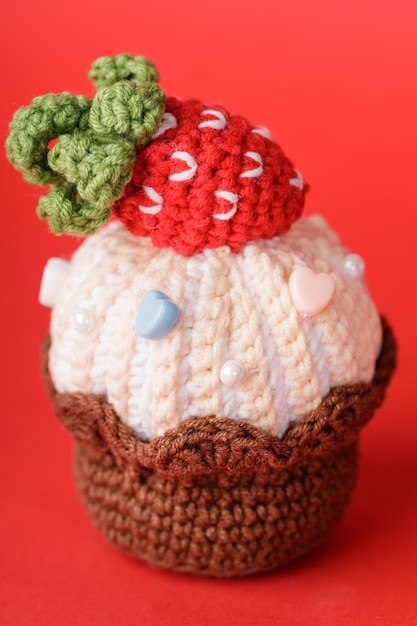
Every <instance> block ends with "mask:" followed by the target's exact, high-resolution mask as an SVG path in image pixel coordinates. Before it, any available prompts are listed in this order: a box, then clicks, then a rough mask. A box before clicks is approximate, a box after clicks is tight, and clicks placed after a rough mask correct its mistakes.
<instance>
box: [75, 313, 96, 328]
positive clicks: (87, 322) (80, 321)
mask: <svg viewBox="0 0 417 626" xmlns="http://www.w3.org/2000/svg"><path fill="white" fill-rule="evenodd" d="M93 323H94V321H93V316H92V315H91V313H90V311H89V310H88V309H78V311H76V312H75V314H74V320H73V325H74V328H75V330H79V331H80V332H81V333H89V332H90V330H91V329H92V328H93Z"/></svg>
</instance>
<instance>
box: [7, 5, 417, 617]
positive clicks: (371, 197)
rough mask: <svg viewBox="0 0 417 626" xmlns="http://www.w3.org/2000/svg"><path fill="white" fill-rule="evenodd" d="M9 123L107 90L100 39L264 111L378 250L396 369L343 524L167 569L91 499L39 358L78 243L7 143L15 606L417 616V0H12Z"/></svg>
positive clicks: (201, 93)
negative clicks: (237, 567)
mask: <svg viewBox="0 0 417 626" xmlns="http://www.w3.org/2000/svg"><path fill="white" fill-rule="evenodd" d="M1 13H2V14H1V15H0V24H1V29H2V32H1V33H0V35H1V36H0V41H1V46H2V50H1V59H2V62H1V65H2V68H1V82H2V89H1V97H0V107H1V118H0V123H1V127H0V129H1V136H2V141H3V140H4V138H5V136H6V134H7V123H8V121H9V119H10V118H11V116H12V113H13V112H14V110H15V109H16V108H17V107H19V106H22V105H24V104H28V103H29V102H30V101H31V99H32V98H33V97H34V96H36V95H40V94H43V93H47V92H50V91H55V92H60V91H64V90H69V91H72V92H75V93H84V94H86V95H90V96H91V95H92V94H93V89H92V86H91V85H90V83H89V81H88V79H87V77H86V72H87V70H88V67H89V65H90V63H91V62H92V61H93V60H94V59H95V58H96V57H98V56H101V55H104V54H106V55H111V54H116V53H118V52H125V51H128V52H131V53H134V54H145V55H147V56H148V57H150V58H151V59H153V60H154V61H155V63H156V64H157V67H158V68H159V70H160V73H161V83H162V86H163V87H164V89H165V91H166V92H167V93H169V94H172V95H178V96H181V97H190V96H198V97H199V98H201V99H202V100H204V101H205V102H206V103H208V104H210V103H211V104H213V103H216V102H219V103H222V104H224V106H225V107H226V108H228V109H229V110H231V111H234V112H237V113H241V114H243V115H245V116H246V117H248V118H249V119H250V120H251V121H252V122H253V123H256V124H265V125H267V126H268V127H269V128H270V129H271V131H272V133H273V136H274V137H275V138H276V139H277V140H278V142H279V143H280V144H281V145H282V146H283V148H284V150H285V151H286V153H287V154H288V155H289V156H290V157H291V158H292V159H293V160H294V161H295V163H296V166H297V167H298V168H299V169H300V170H301V171H302V173H303V174H304V176H305V178H306V179H307V180H308V181H309V182H310V184H311V191H310V193H309V196H308V199H307V212H308V213H312V212H321V213H323V214H324V215H325V216H326V218H327V220H328V221H329V222H330V224H331V225H333V226H334V227H335V228H336V230H338V231H339V233H340V234H341V236H342V240H343V242H344V243H345V244H346V245H347V246H348V247H349V248H350V249H351V250H352V251H356V252H359V253H361V254H362V255H363V256H364V257H365V259H366V263H367V279H368V283H369V287H370V290H371V292H372V294H373V296H374V298H375V301H376V303H377V305H378V308H379V310H380V311H382V312H384V313H385V314H386V315H387V316H388V318H389V319H390V321H391V323H392V325H393V326H394V328H395V331H396V335H397V337H398V339H399V343H400V352H399V358H400V361H399V367H398V371H397V374H396V376H395V379H394V381H393V383H392V385H391V387H390V389H389V393H388V396H387V399H386V402H385V404H384V407H383V408H382V409H381V410H380V411H379V412H378V413H377V415H376V416H375V419H374V420H373V421H372V422H371V423H370V425H369V426H368V427H367V428H366V429H365V431H364V433H363V437H362V448H361V449H362V458H361V468H360V476H359V483H358V487H357V490H356V492H355V495H354V497H353V500H352V503H351V505H350V507H349V509H348V512H347V514H346V515H345V517H344V519H343V521H342V522H341V523H340V524H339V525H338V527H337V528H336V529H335V530H334V532H333V533H332V534H331V535H330V536H329V538H328V539H327V540H326V541H325V542H324V543H323V544H322V546H321V547H320V548H319V549H318V550H316V551H315V552H314V553H312V554H310V555H309V556H307V557H306V558H304V559H301V560H300V561H298V562H296V563H294V564H293V565H291V566H290V567H287V568H286V569H283V570H281V571H277V572H273V573H269V574H266V575H261V576H254V577H250V578H247V579H244V580H231V581H221V580H210V579H199V578H194V577H191V576H183V575H177V574H173V573H169V572H164V571H158V570H153V569H151V568H149V567H148V566H146V565H144V564H142V563H139V562H135V561H132V560H130V559H129V558H127V557H125V556H124V555H123V554H119V553H118V552H117V551H116V550H114V549H113V548H112V547H110V546H109V545H107V543H106V542H105V540H104V539H103V538H102V537H101V536H100V535H99V533H98V532H96V531H95V530H94V529H93V528H92V526H91V525H90V522H89V520H88V518H87V516H86V514H85V512H84V510H83V508H82V506H81V504H80V503H79V501H78V498H77V495H76V493H75V490H74V486H73V480H72V467H71V456H72V443H71V441H70V438H69V436H68V435H67V434H66V433H65V432H64V430H63V428H62V427H61V426H60V424H59V423H58V422H57V421H56V420H55V418H54V417H53V415H52V412H51V409H50V405H49V402H48V400H47V398H46V396H45V393H44V391H43V388H42V384H41V380H40V374H39V344H40V342H41V340H42V338H43V336H44V335H45V333H46V332H47V328H48V320H49V310H48V309H44V308H42V307H40V306H39V305H38V303H37V294H38V286H39V281H40V277H41V273H42V270H43V266H44V263H45V261H46V260H47V258H48V257H49V256H52V255H53V256H60V255H65V254H68V253H69V252H70V251H71V250H73V249H74V247H75V246H76V245H77V243H78V242H77V241H75V240H71V239H69V238H63V237H61V238H55V237H54V236H52V235H50V234H49V233H48V231H47V227H46V225H45V224H44V223H41V222H39V221H38V219H37V218H36V216H35V206H36V203H37V197H38V195H39V191H38V190H37V189H36V188H35V187H31V186H29V185H27V184H25V183H24V182H22V180H21V177H20V175H19V174H18V173H17V172H15V171H14V170H13V169H12V167H11V166H9V165H8V164H7V162H6V161H5V159H4V157H3V156H2V157H1V163H0V165H1V174H0V176H1V178H0V180H1V186H2V192H3V201H2V212H1V216H0V224H1V229H0V238H1V239H0V250H1V255H2V262H1V263H2V264H1V268H2V270H1V276H2V284H3V286H2V306H1V315H2V319H1V332H2V339H1V349H2V354H3V361H2V366H1V367H2V376H1V383H2V394H1V397H2V403H1V423H0V481H1V500H0V503H1V504H0V506H1V515H0V532H1V540H0V623H1V624H5V625H10V624H12V625H21V624H22V625H23V624H24V625H30V624H34V625H38V624H39V625H42V626H47V625H49V624H54V625H55V624H57V625H67V624H71V625H73V624H77V625H78V624H79V625H84V624H86V625H90V624H100V625H110V624H111V625H113V624H122V625H130V624H142V625H144V626H146V625H160V624H167V625H168V624H169V625H174V626H175V625H176V624H181V625H182V626H186V625H188V624H202V625H205V624H212V623H214V624H216V625H218V626H221V625H223V624H224V625H226V624H228V625H229V624H238V625H240V624H242V625H246V624H248V625H249V624H256V625H257V624H261V625H263V624H265V625H269V624H285V625H292V624H303V625H305V624H355V625H356V624H359V625H362V624H366V625H368V624H381V625H385V624H387V625H390V626H391V625H396V624H401V625H402V626H403V625H409V624H417V606H416V603H417V601H416V600H415V592H416V588H417V585H416V582H417V575H416V557H417V550H416V547H417V540H416V522H417V516H416V512H417V511H416V509H417V504H416V493H417V489H416V486H415V483H416V477H417V471H416V470H417V445H416V436H417V426H416V421H415V405H414V402H415V372H416V366H415V349H416V337H415V336H416V333H415V287H414V285H415V278H414V271H415V270H416V263H415V249H416V247H417V246H416V243H415V237H416V219H417V218H416V210H417V206H416V183H415V180H416V173H415V170H416V165H417V159H416V149H417V142H416V134H417V133H416V131H417V122H416V110H417V87H416V82H417V81H416V61H417V45H416V32H417V19H416V18H417V3H416V2H415V0H389V1H385V2H384V0H379V1H377V0H338V1H337V2H335V1H334V0H316V1H315V2H310V1H309V0H298V1H294V2H285V3H284V2H283V1H281V0H257V1H256V2H249V1H248V0H246V1H245V0H211V1H210V2H198V0H177V1H176V2H172V1H171V0H150V1H149V2H147V3H142V2H140V0H139V1H136V2H133V0H118V1H117V2H114V3H113V4H109V3H108V4H106V3H105V2H103V1H101V2H98V1H97V0H90V1H86V0H84V1H83V2H81V1H80V0H72V2H71V3H66V4H63V3H59V2H52V1H51V0H40V1H39V2H36V3H32V2H29V1H28V0H26V1H24V0H23V1H18V0H15V1H14V2H10V0H9V1H8V2H3V3H2V8H1Z"/></svg>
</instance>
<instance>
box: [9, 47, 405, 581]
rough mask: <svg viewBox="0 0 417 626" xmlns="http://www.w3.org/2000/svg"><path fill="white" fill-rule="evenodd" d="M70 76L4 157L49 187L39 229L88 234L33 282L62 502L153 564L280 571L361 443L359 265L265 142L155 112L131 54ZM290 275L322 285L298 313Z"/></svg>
mask: <svg viewBox="0 0 417 626" xmlns="http://www.w3.org/2000/svg"><path fill="white" fill-rule="evenodd" d="M89 75H90V78H91V79H92V80H93V82H94V84H95V86H96V88H97V90H98V91H97V94H96V95H95V97H94V98H93V99H92V100H90V99H88V98H85V97H84V96H79V95H73V94H71V93H68V92H64V93H62V94H47V95H45V96H41V97H39V98H35V99H34V100H33V102H32V104H31V105H29V106H27V107H23V108H22V109H20V110H19V111H17V112H16V114H15V115H14V117H13V120H12V122H11V124H10V134H9V137H8V139H7V144H6V148H7V152H8V157H9V159H10V161H11V163H12V164H13V165H14V166H15V167H16V168H17V169H18V170H20V171H21V172H22V174H23V176H24V177H25V179H26V180H28V181H29V182H31V183H34V184H37V185H40V186H43V185H50V190H49V193H48V194H47V195H45V196H43V197H42V198H41V199H40V202H39V206H38V215H39V216H40V217H41V218H43V219H46V220H47V221H48V223H49V226H50V228H51V230H52V231H53V232H55V233H56V234H60V233H68V234H75V235H93V236H92V237H91V238H90V239H89V240H87V242H85V243H84V244H83V245H82V246H81V247H80V249H79V250H78V251H77V252H76V253H75V254H74V256H73V258H72V259H71V262H69V263H68V264H67V265H65V262H62V261H61V262H60V263H58V265H59V269H57V263H55V265H54V264H53V263H52V264H51V265H50V267H49V270H50V272H52V274H51V273H50V274H49V276H50V277H51V275H52V283H50V284H49V287H48V288H47V291H48V298H47V301H48V303H53V302H55V304H54V307H53V313H52V321H51V340H52V341H50V340H48V341H47V342H45V345H44V349H43V368H44V378H45V384H46V387H47V390H48V392H49V394H50V396H51V399H52V402H53V406H54V409H55V412H56V415H57V416H58V418H59V419H60V420H61V422H62V423H63V424H64V426H65V427H66V428H67V429H68V430H69V431H70V432H71V434H72V435H73V437H74V438H75V440H76V457H75V468H76V481H77V485H78V489H79V492H80V495H81V498H82V500H83V501H84V503H85V505H86V507H87V509H88V511H89V513H90V516H91V518H92V520H93V522H94V523H95V524H96V526H97V527H98V528H99V529H100V530H101V531H102V532H103V533H104V534H105V536H106V537H107V538H108V539H109V540H110V541H111V542H112V543H113V544H115V545H117V546H119V547H120V548H122V549H123V550H124V551H125V552H127V553H128V554H131V555H132V556H134V557H137V558H140V559H143V560H145V561H147V562H149V563H151V564H154V565H158V566H161V567H165V568H170V569H174V570H179V571H182V572H191V573H196V574H204V575H212V576H223V577H224V576H240V575H244V574H248V573H253V572H257V571H262V570H268V569H271V568H273V567H276V566H278V565H282V564H284V563H286V562H287V561H289V560H291V559H293V558H295V557H297V556H299V555H301V554H303V553H304V552H306V551H307V550H310V549H311V548H313V547H314V546H315V545H316V544H317V543H318V542H319V541H320V540H321V539H322V538H323V537H324V536H325V534H326V533H327V532H328V531H329V530H330V529H331V528H332V526H333V525H334V524H335V523H336V522H337V520H338V519H339V517H340V516H341V514H342V513H343V511H344V509H345V507H346V506H347V504H348V501H349V498H350V495H351V492H352V490H353V488H354V484H355V479H356V470H357V447H358V437H359V433H360V430H361V428H362V427H363V426H364V425H365V424H366V422H367V421H368V420H369V419H370V417H371V415H372V413H373V412H374V410H375V409H376V408H377V407H378V406H379V405H380V403H381V402H382V400H383V396H384V393H385V389H386V386H387V384H388V382H389V380H390V377H391V375H392V372H393V370H394V367H395V359H396V344H395V340H394V337H393V335H392V332H391V329H390V328H389V326H388V324H387V323H386V322H385V320H383V319H382V320H381V319H380V316H379V314H378V312H377V310H376V308H375V306H374V304H373V303H372V300H371V299H370V297H369V295H368V293H367V290H366V286H365V283H364V281H363V277H362V273H363V267H362V268H361V267H359V269H358V267H353V270H352V271H351V269H349V268H347V267H346V261H347V260H348V259H347V256H346V255H347V253H348V251H347V250H346V249H344V248H342V246H341V245H340V244H339V241H338V239H337V236H336V235H335V234H334V233H332V231H330V229H328V227H327V225H325V224H324V223H323V222H320V220H317V218H316V219H315V220H314V219H313V218H311V219H308V220H302V219H300V216H301V213H302V210H303V205H304V199H305V193H306V191H307V189H308V186H307V185H306V183H305V181H304V178H303V176H302V174H301V172H300V171H299V170H297V169H296V167H295V166H294V164H293V163H292V162H291V161H290V160H289V159H288V158H287V157H286V155H285V154H284V153H283V151H282V149H281V148H280V146H279V145H278V144H277V143H275V142H274V141H273V140H272V137H271V134H270V133H269V131H268V130H267V129H266V128H265V127H262V126H252V125H251V124H250V123H249V122H248V121H247V120H245V119H244V118H243V117H240V116H238V115H232V114H230V113H229V112H228V111H227V110H226V109H224V108H223V107H221V106H218V105H205V104H203V103H202V102H200V101H198V100H187V101H180V100H178V99H176V98H165V95H164V93H163V91H162V90H161V88H160V87H159V86H158V84H157V81H158V74H157V71H156V69H155V66H154V65H153V64H152V63H151V62H150V61H148V60H147V59H145V58H144V57H141V56H135V57H134V56H131V55H128V54H120V55H117V56H115V57H101V58H100V59H98V60H97V61H96V62H95V63H94V64H93V66H92V68H91V70H90V74H89ZM111 218H113V219H112V222H111V223H110V224H108V225H107V226H104V228H101V230H99V232H98V233H97V234H95V231H96V230H97V229H99V228H100V227H102V226H103V225H104V224H105V223H106V222H107V221H108V220H109V219H111ZM129 231H130V232H129ZM353 256H354V255H353ZM358 263H359V266H360V265H361V264H362V262H361V259H359V262H358ZM354 265H355V263H354ZM300 267H303V268H307V273H309V274H308V275H309V276H310V277H311V276H313V277H314V274H313V273H316V274H317V273H322V272H325V273H326V274H327V276H326V279H325V280H326V284H327V285H330V287H331V292H332V296H331V298H330V300H329V298H327V297H325V302H324V301H323V300H322V301H321V302H320V298H318V300H317V298H313V304H314V305H315V306H316V308H315V309H314V312H315V315H313V316H312V317H309V316H308V310H307V311H306V309H305V308H303V307H304V306H305V304H306V303H305V298H304V301H303V297H301V307H298V308H297V303H296V302H295V299H296V298H294V291H293V287H294V283H291V280H290V279H291V277H294V272H295V270H297V269H298V268H300ZM51 268H52V269H51ZM53 268H55V269H53ZM64 275H66V278H63V277H64ZM299 275H300V274H299V272H298V273H297V276H299ZM58 276H59V278H62V287H63V288H62V290H61V292H60V293H58V291H59V290H58V289H57V290H55V287H56V286H57V285H56V284H55V285H54V280H55V283H56V282H58V281H57V277H58ZM314 280H316V279H314ZM318 280H319V281H320V279H318ZM322 282H323V281H322ZM45 284H46V283H45ZM51 284H52V287H51ZM313 284H316V285H317V284H318V283H317V282H314V281H313ZM298 286H299V284H298ZM58 287H59V285H58ZM333 287H334V290H333ZM304 288H305V290H306V292H308V293H307V296H308V295H309V294H310V295H311V281H310V285H308V286H307V287H305V284H304ZM152 290H159V291H161V292H162V293H163V294H165V296H166V297H167V298H169V299H171V300H172V302H173V303H174V304H176V306H177V307H178V308H179V311H180V316H179V319H178V321H177V322H176V324H175V326H174V327H173V328H171V330H170V332H169V333H168V334H167V335H166V336H164V337H162V338H160V339H158V341H157V342H154V343H152V342H151V341H144V339H143V338H142V337H139V336H137V335H136V333H135V325H134V322H135V315H136V313H137V312H138V310H140V309H139V305H140V302H141V301H142V300H141V299H142V298H143V297H144V296H145V295H146V293H147V292H149V291H152ZM302 290H303V285H301V292H302ZM329 293H330V290H329ZM296 295H297V297H298V296H299V295H300V294H299V293H298V294H296ZM304 295H305V294H304ZM319 295H320V294H319ZM325 295H326V294H325ZM301 296H303V294H302V293H301ZM329 297H330V296H329ZM43 301H44V302H45V300H43ZM307 301H308V297H307ZM307 304H310V305H311V299H310V303H309V302H307ZM321 304H323V307H324V308H320V305H321ZM80 312H81V320H83V319H87V321H88V324H87V328H85V327H84V326H83V324H82V323H81V324H80V323H79V319H80ZM304 313H306V314H307V317H304V316H303V314H304ZM84 315H86V316H87V318H85V317H84ZM85 331H87V332H85ZM378 355H379V356H378ZM228 360H236V361H237V366H238V368H241V370H242V372H243V376H242V378H241V380H240V381H239V384H238V385H236V386H235V387H231V386H229V385H228V384H226V383H227V382H228V381H227V380H226V381H225V380H224V378H222V377H221V375H220V368H221V366H222V365H223V364H224V363H225V362H227V361H228ZM220 381H222V382H220ZM229 382H230V381H229ZM223 383H225V384H223Z"/></svg>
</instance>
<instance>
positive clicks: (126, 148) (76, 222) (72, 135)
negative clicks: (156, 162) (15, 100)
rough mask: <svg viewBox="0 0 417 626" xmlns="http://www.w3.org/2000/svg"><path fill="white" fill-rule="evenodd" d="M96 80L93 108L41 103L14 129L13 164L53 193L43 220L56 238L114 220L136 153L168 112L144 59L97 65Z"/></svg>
mask: <svg viewBox="0 0 417 626" xmlns="http://www.w3.org/2000/svg"><path fill="white" fill-rule="evenodd" d="M91 76H92V78H93V79H94V80H95V82H96V84H97V85H98V86H99V87H100V90H99V92H98V93H97V95H96V96H95V98H94V99H93V100H92V101H90V100H89V99H88V98H85V97H84V96H75V95H73V94H70V93H66V92H64V93H62V94H48V95H46V96H40V97H38V98H35V99H34V101H33V103H32V104H31V105H30V106H27V107H23V108H21V109H19V110H18V111H17V112H16V113H15V115H14V117H13V120H12V122H11V123H10V134H9V136H8V138H7V143H6V149H7V154H8V157H9V160H10V162H11V163H12V164H13V165H14V166H15V167H16V169H18V170H20V171H21V172H22V174H23V176H24V178H25V179H26V180H27V181H28V182H31V183H34V184H37V185H46V184H50V185H52V189H51V191H50V193H49V194H48V195H46V196H44V197H43V198H41V200H40V203H39V207H38V215H39V217H41V218H43V219H46V220H48V223H49V226H50V228H51V230H52V231H53V232H54V233H55V234H61V233H67V234H76V235H88V234H92V233H93V232H95V230H97V228H98V227H99V226H101V225H102V224H104V223H105V222H106V221H107V220H108V219H109V217H110V207H111V206H112V204H113V203H114V201H115V200H116V199H117V198H118V197H120V196H121V195H122V193H123V190H124V188H125V186H126V183H127V182H128V181H129V180H130V177H131V175H132V171H133V165H134V162H135V158H136V152H135V149H136V147H137V146H138V145H140V144H142V143H146V142H147V141H148V140H149V139H150V137H151V136H152V134H153V133H154V132H155V131H156V130H157V128H158V127H159V123H160V120H161V116H162V113H163V110H164V103H165V96H164V94H163V92H162V90H161V88H160V87H159V86H158V85H157V84H156V82H154V81H155V80H156V79H157V74H156V70H155V68H154V67H153V65H152V64H151V63H149V62H148V61H146V59H143V57H136V58H132V57H128V55H121V56H120V58H119V57H116V58H115V59H110V60H109V59H108V58H104V59H101V60H100V59H99V60H98V61H97V62H96V63H95V64H94V65H93V68H92V70H91ZM122 78H123V80H121V79H122ZM115 81H116V82H115ZM138 81H142V82H138ZM55 139H57V141H56V144H55V145H54V146H53V147H51V148H50V142H51V140H55Z"/></svg>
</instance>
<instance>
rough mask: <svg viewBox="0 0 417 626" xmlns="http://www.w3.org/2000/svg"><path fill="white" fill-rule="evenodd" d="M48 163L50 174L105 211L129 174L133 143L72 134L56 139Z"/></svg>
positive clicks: (133, 154)
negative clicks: (56, 176) (67, 183)
mask: <svg viewBox="0 0 417 626" xmlns="http://www.w3.org/2000/svg"><path fill="white" fill-rule="evenodd" d="M48 161H49V164H50V166H51V168H52V169H53V170H54V171H56V172H57V173H58V174H60V175H61V176H63V177H64V178H65V179H66V180H67V181H68V182H70V183H74V184H75V185H76V187H77V191H78V193H79V195H80V196H81V198H83V199H84V200H87V201H88V202H91V203H92V204H94V205H96V206H97V207H99V208H108V207H110V206H111V205H112V204H113V202H114V201H115V199H116V198H119V197H120V196H121V195H122V193H123V189H124V187H125V185H126V184H127V182H128V181H129V179H130V177H131V175H132V169H133V164H134V161H135V144H134V143H133V141H131V140H129V139H125V138H124V137H120V136H117V135H101V136H99V135H96V134H94V133H93V132H92V131H91V130H89V131H86V132H80V131H75V132H74V133H73V134H72V135H63V136H62V137H60V139H59V141H58V143H57V144H56V145H55V146H54V147H53V148H52V150H51V151H50V152H49V157H48Z"/></svg>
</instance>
